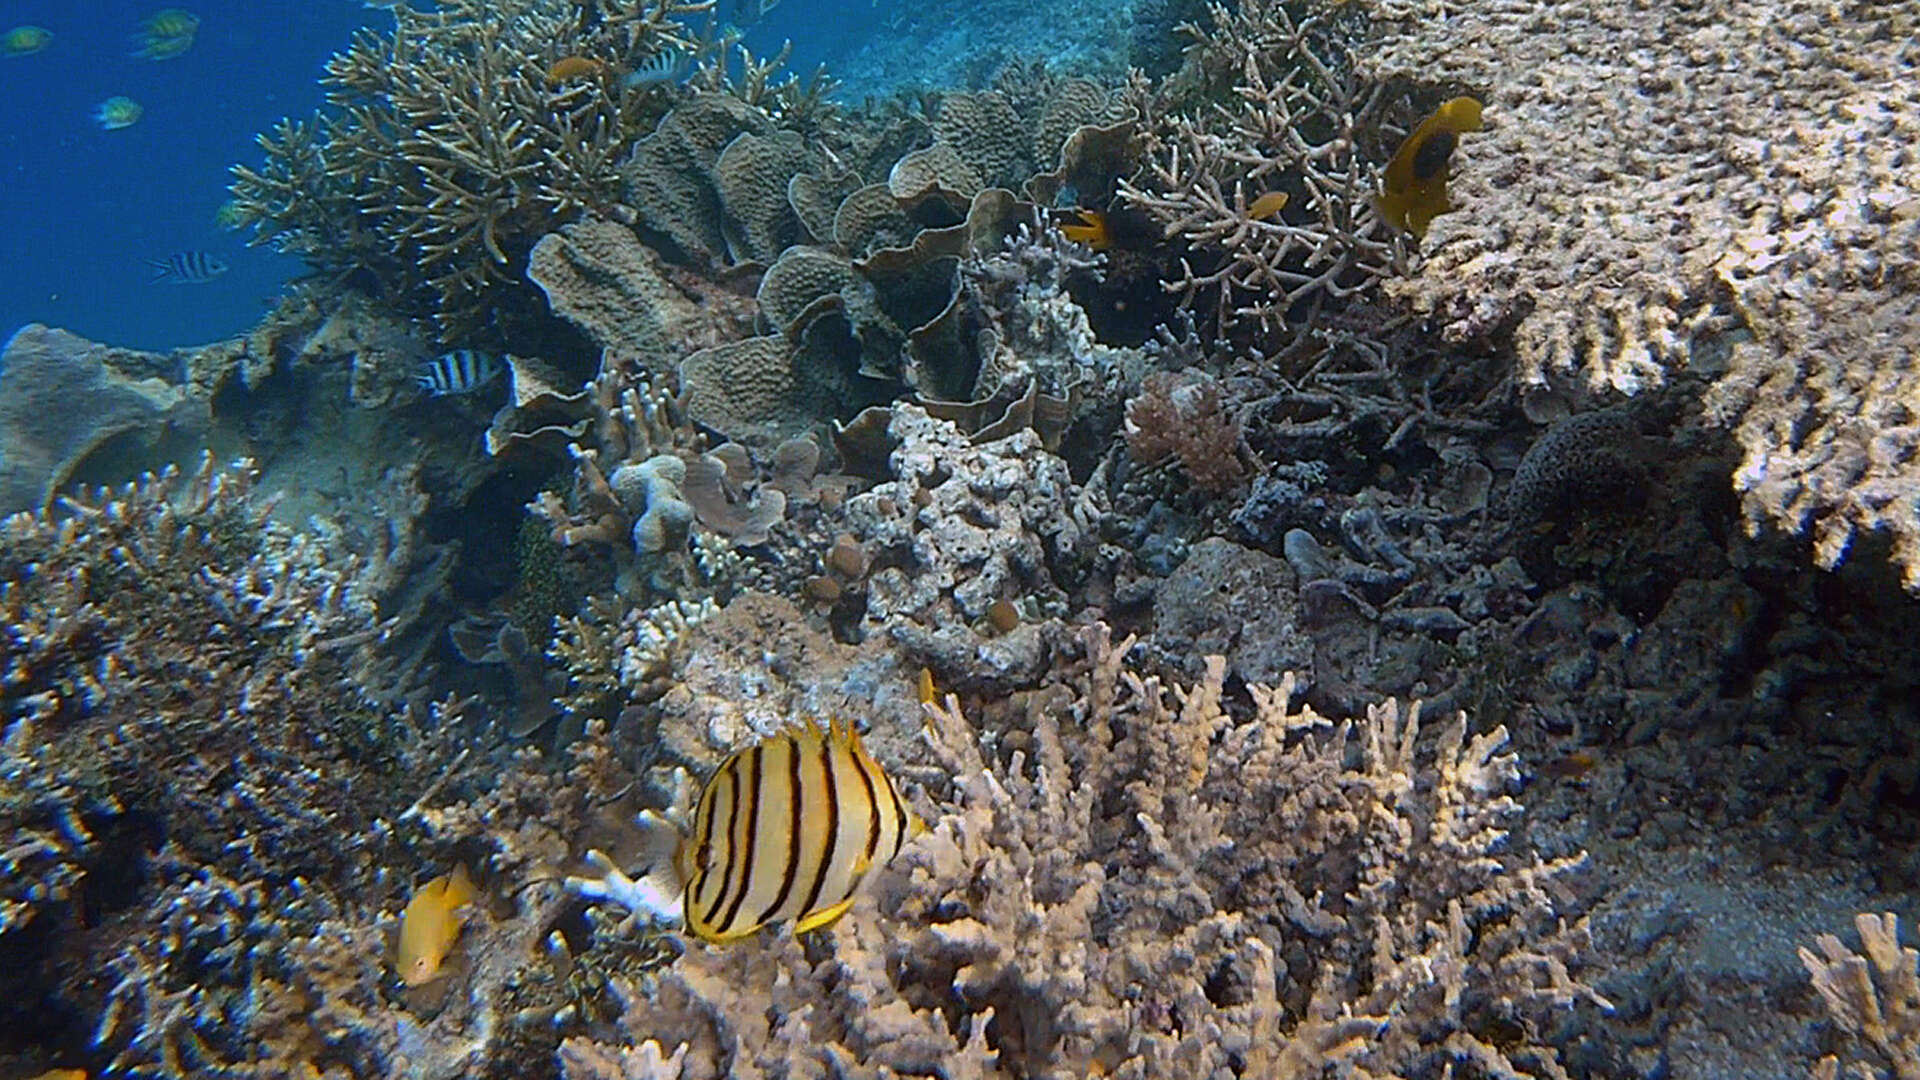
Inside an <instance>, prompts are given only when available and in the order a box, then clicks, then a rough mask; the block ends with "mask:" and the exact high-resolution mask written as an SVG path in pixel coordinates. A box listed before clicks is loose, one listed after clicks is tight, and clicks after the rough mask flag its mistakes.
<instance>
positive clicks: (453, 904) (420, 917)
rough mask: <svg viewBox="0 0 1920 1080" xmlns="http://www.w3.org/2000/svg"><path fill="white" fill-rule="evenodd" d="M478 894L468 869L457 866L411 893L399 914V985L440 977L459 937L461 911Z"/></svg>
mask: <svg viewBox="0 0 1920 1080" xmlns="http://www.w3.org/2000/svg"><path fill="white" fill-rule="evenodd" d="M478 895H479V893H478V892H477V891H476V890H475V889H474V887H473V882H472V880H470V879H469V878H468V877H467V868H466V867H465V866H459V865H456V866H455V867H454V868H453V872H452V873H451V874H442V875H440V876H439V877H437V878H434V879H433V880H432V881H429V882H427V883H426V884H425V885H422V886H420V887H419V888H418V889H416V890H414V893H413V898H412V899H411V900H408V901H407V907H406V910H405V911H402V912H401V913H400V946H399V949H398V955H397V957H396V959H395V962H394V966H395V967H396V968H398V969H399V972H400V981H401V982H403V983H405V984H406V985H408V986H419V985H421V984H422V983H426V982H431V981H432V980H433V978H434V976H436V975H438V974H440V964H441V962H442V961H444V960H445V959H446V958H447V952H448V951H449V950H451V949H452V948H453V943H454V942H455V941H456V940H458V939H459V937H460V915H459V911H460V909H461V908H463V907H466V906H467V905H468V904H471V903H473V901H474V898H475V897H476V896H478Z"/></svg>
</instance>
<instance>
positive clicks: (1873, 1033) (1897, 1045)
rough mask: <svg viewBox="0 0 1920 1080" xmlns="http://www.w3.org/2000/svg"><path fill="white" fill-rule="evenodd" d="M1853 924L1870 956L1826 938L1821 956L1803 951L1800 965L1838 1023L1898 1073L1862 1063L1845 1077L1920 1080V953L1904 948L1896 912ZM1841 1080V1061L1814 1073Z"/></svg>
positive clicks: (1823, 1064) (1834, 1059)
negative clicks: (1804, 967) (1803, 967)
mask: <svg viewBox="0 0 1920 1080" xmlns="http://www.w3.org/2000/svg"><path fill="white" fill-rule="evenodd" d="M1853 923H1854V926H1855V928H1857V929H1858V930H1859V931H1860V944H1861V948H1862V949H1864V950H1865V955H1864V956H1863V955H1861V954H1859V953H1856V952H1854V951H1853V950H1852V949H1849V948H1847V947H1846V946H1845V945H1844V944H1842V943H1841V941H1840V939H1839V938H1837V937H1835V936H1833V935H1832V934H1821V935H1820V937H1819V938H1818V939H1817V940H1816V941H1815V944H1817V945H1818V946H1819V947H1820V951H1819V952H1817V953H1816V952H1814V951H1813V950H1812V949H1808V948H1805V947H1802V948H1801V950H1800V962H1801V963H1802V964H1804V965H1805V966H1806V969H1807V974H1808V975H1809V976H1811V977H1812V979H1813V988H1814V990H1815V991H1816V992H1817V993H1819V995H1820V1000H1821V1001H1823V1002H1824V1003H1825V1004H1826V1006H1827V1012H1828V1013H1829V1014H1830V1015H1831V1016H1832V1017H1833V1020H1834V1022H1835V1023H1837V1024H1839V1025H1840V1027H1841V1028H1843V1029H1845V1031H1846V1032H1847V1033H1848V1034H1849V1035H1852V1036H1853V1037H1854V1038H1856V1039H1858V1040H1859V1041H1860V1042H1861V1043H1862V1044H1863V1045H1864V1046H1865V1047H1866V1048H1869V1049H1870V1050H1871V1051H1872V1056H1873V1057H1876V1058H1878V1059H1879V1060H1880V1061H1881V1062H1882V1063H1883V1064H1884V1065H1886V1066H1888V1067H1889V1068H1890V1069H1891V1070H1892V1071H1891V1072H1888V1071H1886V1070H1885V1069H1881V1068H1876V1067H1875V1066H1873V1065H1869V1064H1868V1063H1866V1062H1864V1061H1856V1062H1854V1063H1853V1065H1852V1067H1851V1068H1849V1069H1847V1070H1846V1071H1845V1073H1844V1075H1846V1076H1850V1077H1855V1078H1857V1080H1879V1078H1880V1077H1883V1076H1893V1077H1897V1078H1898V1080H1920V951H1917V950H1914V949H1910V948H1902V947H1901V945H1900V932H1899V925H1898V921H1897V920H1896V919H1895V918H1894V916H1893V913H1892V912H1888V913H1886V914H1885V915H1872V914H1866V915H1859V916H1856V917H1855V918H1854V921H1853ZM1841 1075H1843V1074H1842V1072H1841V1069H1840V1059H1839V1058H1837V1057H1827V1058H1825V1059H1823V1060H1821V1062H1820V1063H1819V1064H1818V1065H1817V1066H1815V1068H1814V1076H1815V1077H1816V1078H1817V1080H1835V1078H1836V1077H1839V1076H1841Z"/></svg>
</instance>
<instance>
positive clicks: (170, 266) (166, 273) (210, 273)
mask: <svg viewBox="0 0 1920 1080" xmlns="http://www.w3.org/2000/svg"><path fill="white" fill-rule="evenodd" d="M147 265H148V266H151V267H153V277H152V279H151V280H152V281H153V282H154V283H156V284H158V283H161V282H164V283H166V284H168V285H205V284H206V283H207V282H209V281H212V280H213V279H214V278H217V277H219V276H220V275H221V274H224V273H226V272H227V264H226V263H224V262H221V261H220V260H219V259H218V258H215V257H214V256H212V255H209V254H207V253H206V252H204V251H176V252H174V253H173V254H171V255H169V256H167V257H166V258H164V259H148V260H147Z"/></svg>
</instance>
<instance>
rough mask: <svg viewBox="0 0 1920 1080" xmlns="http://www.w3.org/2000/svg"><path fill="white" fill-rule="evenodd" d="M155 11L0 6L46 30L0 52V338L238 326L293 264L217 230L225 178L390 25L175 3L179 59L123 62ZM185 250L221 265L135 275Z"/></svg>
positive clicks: (294, 8)
mask: <svg viewBox="0 0 1920 1080" xmlns="http://www.w3.org/2000/svg"><path fill="white" fill-rule="evenodd" d="M168 6H176V4H170V3H168V2H167V0H158V2H134V0H5V2H0V32H5V30H7V29H10V28H12V27H14V26H18V25H21V24H27V23H30V24H33V25H37V26H44V27H46V28H47V29H49V30H51V31H53V33H54V40H53V43H52V45H51V46H50V47H49V48H47V49H46V50H45V51H43V52H39V53H36V54H34V55H31V56H24V57H16V58H11V59H5V60H0V153H3V154H4V158H3V160H4V165H0V170H3V171H0V177H3V178H4V188H3V190H4V195H0V340H4V338H5V337H6V336H11V334H12V333H13V331H14V330H15V329H16V328H18V327H19V326H20V325H22V324H24V323H27V322H44V323H49V324H52V325H55V326H61V327H65V328H66V329H69V330H72V331H74V332H76V333H78V334H81V335H84V336H86V337H89V338H93V339H95V340H98V341H104V342H110V343H113V344H117V345H129V346H134V347H139V348H149V349H163V348H170V347H173V346H178V345H193V344H200V343H203V342H207V341H214V340H218V339H220V338H223V337H227V336H230V335H232V334H235V333H239V332H241V331H244V330H246V329H248V328H249V327H251V326H252V325H253V324H254V323H255V322H257V321H258V320H259V318H260V316H261V315H262V314H263V313H264V312H265V311H266V310H267V309H268V308H269V307H270V306H271V305H272V303H273V302H274V300H275V298H276V297H277V296H278V295H279V293H280V290H281V287H282V285H283V284H284V282H285V281H286V280H287V279H288V278H289V277H291V276H293V275H296V274H298V273H300V272H301V270H302V269H303V268H302V265H301V264H300V262H299V260H297V259H294V258H291V257H288V256H283V255H279V254H276V253H274V252H273V251H272V250H271V249H268V248H249V247H247V246H246V243H245V236H244V234H241V233H234V232H228V231H226V230H223V229H221V228H220V227H219V226H217V225H216V224H215V223H214V213H215V212H216V211H217V210H218V209H219V207H220V204H221V203H223V202H225V201H226V199H227V191H226V185H227V179H228V177H227V169H228V167H229V166H230V165H232V164H233V163H234V162H237V161H238V162H245V163H248V164H258V162H259V160H260V154H259V151H258V148H257V147H256V146H255V145H254V142H253V138H254V135H255V134H256V133H258V132H261V131H265V130H267V129H268V128H269V127H271V126H272V125H273V123H274V122H275V121H277V120H279V119H280V118H281V117H283V116H289V115H292V116H301V117H304V116H308V115H310V114H311V113H312V112H313V110H314V109H315V108H317V107H318V106H319V104H320V101H321V90H320V87H319V85H318V80H319V77H320V74H321V71H322V68H323V66H324V65H325V63H326V60H327V58H328V57H329V56H331V55H332V54H333V53H334V52H336V51H338V50H339V49H342V48H344V47H345V46H346V44H347V43H348V41H349V40H350V38H351V36H352V32H353V30H354V28H355V27H357V26H361V25H368V26H375V27H381V28H385V27H389V26H391V25H392V18H391V16H389V15H388V14H386V13H385V12H381V11H375V10H370V9H368V8H366V7H365V6H364V5H363V4H361V3H360V0H251V2H246V3H242V2H240V0H189V2H186V3H178V4H177V6H181V7H185V8H186V9H187V10H189V11H192V12H193V13H194V14H196V15H198V16H199V17H200V19H201V23H200V29H199V33H198V35H197V36H196V38H195V41H194V45H193V48H192V49H190V50H189V51H188V52H187V53H186V54H185V55H183V56H180V57H178V58H176V59H171V60H163V61H153V60H144V59H140V58H138V57H134V56H131V55H129V54H130V51H131V49H130V44H129V42H130V39H131V37H132V35H133V33H134V31H135V30H136V28H137V27H138V26H139V24H140V21H141V20H142V19H144V18H145V17H147V16H148V15H151V14H152V13H153V12H155V11H156V10H159V9H160V8H163V7H168ZM802 6H804V0H786V3H785V4H783V5H782V7H780V8H778V9H776V10H775V12H774V13H775V14H779V15H781V16H783V22H791V20H792V17H793V15H794V14H796V13H797V12H798V9H800V8H801V7H802ZM854 6H855V7H858V8H864V7H866V6H867V5H866V0H859V2H858V3H857V4H856V5H854ZM850 10H851V9H850ZM784 30H786V27H784V26H783V27H781V28H780V30H775V29H772V28H770V27H754V28H753V29H752V31H751V32H750V35H749V38H748V43H749V45H750V46H751V47H753V48H754V49H755V50H756V51H760V50H766V49H771V48H777V47H778V45H779V37H778V36H777V34H778V33H779V32H781V31H784ZM769 38H770V40H769ZM820 55H821V54H820V53H819V52H818V50H817V49H815V48H812V47H809V46H808V45H807V43H801V47H799V48H798V49H797V50H796V55H795V58H794V66H795V67H796V68H798V69H800V70H803V71H810V70H811V68H812V65H813V64H815V63H818V62H819V59H820ZM116 94H123V95H125V96H127V97H130V98H133V99H134V100H135V101H138V102H139V103H140V104H141V105H143V106H145V108H146V113H145V115H143V116H142V117H141V119H140V121H139V123H137V124H134V125H133V126H132V127H129V128H124V129H122V130H119V131H103V130H101V129H100V128H99V127H98V126H97V125H96V124H95V123H94V121H93V112H94V109H95V108H96V107H97V106H98V105H99V103H100V102H101V101H103V100H105V99H107V98H109V97H112V96H114V95H116ZM189 250H201V251H207V252H210V253H212V254H214V255H216V256H218V257H219V258H220V259H222V260H224V261H225V262H226V263H227V264H228V265H229V266H230V267H232V269H231V270H229V271H228V272H227V273H226V274H225V275H223V276H221V277H219V278H217V279H215V280H213V281H211V282H208V283H206V284H202V285H166V284H155V283H153V282H152V281H151V280H150V278H151V276H152V272H151V269H150V267H149V266H148V265H147V260H148V259H163V258H165V257H166V256H168V255H170V254H172V253H173V252H176V251H189Z"/></svg>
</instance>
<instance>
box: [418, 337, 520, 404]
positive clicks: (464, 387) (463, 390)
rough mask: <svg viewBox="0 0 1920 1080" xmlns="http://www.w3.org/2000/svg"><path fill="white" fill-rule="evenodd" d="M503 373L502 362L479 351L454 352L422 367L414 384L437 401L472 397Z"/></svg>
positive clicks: (463, 350)
mask: <svg viewBox="0 0 1920 1080" xmlns="http://www.w3.org/2000/svg"><path fill="white" fill-rule="evenodd" d="M501 370H502V367H501V364H500V358H499V357H497V356H495V355H493V354H492V353H489V352H481V351H480V350H479V349H455V350H453V351H452V352H449V353H442V354H440V356H438V357H437V358H435V359H434V360H433V361H431V362H429V363H427V364H425V365H423V367H422V369H421V372H420V375H419V377H418V378H416V379H415V380H414V381H415V382H417V383H419V384H420V389H422V390H425V391H426V392H427V393H428V394H431V395H432V396H434V397H446V396H448V395H450V394H471V393H473V392H474V391H475V390H478V389H480V388H481V387H483V386H485V385H487V384H488V383H490V382H492V381H493V380H494V379H495V378H496V377H498V376H499V374H500V372H501Z"/></svg>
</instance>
